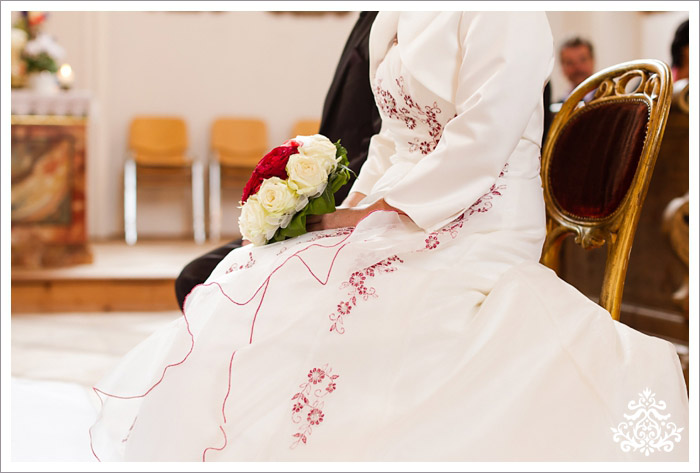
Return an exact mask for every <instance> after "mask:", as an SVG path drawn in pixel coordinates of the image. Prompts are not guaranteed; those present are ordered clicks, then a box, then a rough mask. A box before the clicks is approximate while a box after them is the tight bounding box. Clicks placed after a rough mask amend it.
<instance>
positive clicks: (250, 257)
mask: <svg viewBox="0 0 700 473" xmlns="http://www.w3.org/2000/svg"><path fill="white" fill-rule="evenodd" d="M254 265H255V260H254V259H253V253H248V262H247V263H246V264H245V265H239V264H238V263H233V264H232V265H231V267H230V268H228V269H227V270H226V274H228V273H232V272H234V271H240V270H241V269H248V268H252V267H253V266H254Z"/></svg>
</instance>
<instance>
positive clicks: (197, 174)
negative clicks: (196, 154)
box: [192, 161, 207, 244]
mask: <svg viewBox="0 0 700 473" xmlns="http://www.w3.org/2000/svg"><path fill="white" fill-rule="evenodd" d="M192 224H193V226H194V241H195V242H197V243H198V244H202V243H204V241H205V240H206V238H207V237H206V232H205V229H204V168H203V166H202V163H201V162H199V161H195V162H194V163H192Z"/></svg>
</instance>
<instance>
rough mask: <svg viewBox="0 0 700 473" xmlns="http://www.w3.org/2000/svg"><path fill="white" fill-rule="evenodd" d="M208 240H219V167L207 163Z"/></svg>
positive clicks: (216, 163)
mask: <svg viewBox="0 0 700 473" xmlns="http://www.w3.org/2000/svg"><path fill="white" fill-rule="evenodd" d="M209 238H210V239H211V240H213V241H218V240H219V239H220V238H221V165H220V164H219V163H218V162H217V161H214V162H211V163H209Z"/></svg>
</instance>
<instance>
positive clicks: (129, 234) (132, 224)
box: [124, 159, 137, 245]
mask: <svg viewBox="0 0 700 473" xmlns="http://www.w3.org/2000/svg"><path fill="white" fill-rule="evenodd" d="M136 192H137V191H136V163H135V162H134V161H133V159H127V160H126V162H124V239H125V240H126V244H127V245H133V244H134V243H136V238H137V236H136Z"/></svg>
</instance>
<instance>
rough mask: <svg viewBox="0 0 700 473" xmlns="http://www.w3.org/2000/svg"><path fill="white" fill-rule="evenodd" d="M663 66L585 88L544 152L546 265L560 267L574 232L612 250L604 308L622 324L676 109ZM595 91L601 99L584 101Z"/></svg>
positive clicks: (603, 74)
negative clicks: (645, 212) (631, 269)
mask: <svg viewBox="0 0 700 473" xmlns="http://www.w3.org/2000/svg"><path fill="white" fill-rule="evenodd" d="M670 77H671V76H670V70H669V68H668V66H667V65H666V64H664V63H663V62H661V61H656V60H643V61H632V62H626V63H622V64H619V65H616V66H612V67H609V68H607V69H604V70H602V71H600V72H598V73H596V74H594V75H593V76H591V77H590V78H588V79H587V80H586V81H584V82H583V83H582V84H580V85H579V86H578V87H577V88H576V90H574V92H573V93H572V94H571V96H570V97H569V98H568V99H567V100H566V101H565V102H564V104H563V105H562V107H561V110H560V111H559V113H557V115H556V117H555V118H554V121H553V122H552V127H551V129H550V132H549V135H548V136H547V140H546V142H545V145H544V149H543V152H542V182H543V186H544V196H545V203H546V208H547V237H546V240H545V244H544V248H543V254H542V263H543V264H545V265H547V266H549V267H550V268H552V269H555V270H556V269H558V263H559V250H560V247H561V243H562V241H563V239H564V238H565V237H567V236H568V235H569V234H573V235H574V237H575V242H576V243H577V244H578V245H579V246H581V247H583V248H595V247H600V246H602V245H604V244H607V259H606V263H605V272H604V277H603V284H602V290H601V295H600V301H599V302H600V305H601V306H603V307H604V308H605V309H606V310H608V311H609V312H610V314H611V316H612V317H613V319H615V320H619V316H620V303H621V300H622V290H623V287H624V282H625V275H626V272H627V263H628V259H629V253H630V250H631V247H632V241H633V239H634V233H635V229H636V226H637V222H638V219H639V213H640V210H641V207H642V204H643V202H644V198H645V196H646V192H647V188H648V186H649V180H650V178H651V173H652V170H653V168H654V163H655V160H656V156H657V154H658V151H659V145H660V143H661V138H662V136H663V133H664V128H665V124H666V119H667V117H668V111H669V107H670V105H671V78H670ZM592 90H595V95H594V98H593V99H592V100H591V101H590V102H587V103H584V102H583V101H582V100H583V97H584V96H585V95H586V94H588V93H589V92H590V91H592Z"/></svg>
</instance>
